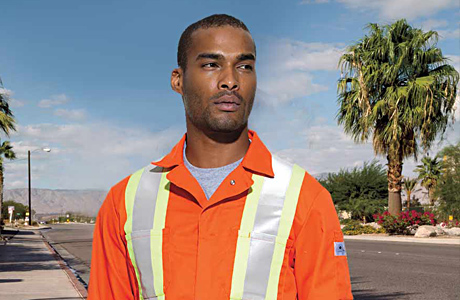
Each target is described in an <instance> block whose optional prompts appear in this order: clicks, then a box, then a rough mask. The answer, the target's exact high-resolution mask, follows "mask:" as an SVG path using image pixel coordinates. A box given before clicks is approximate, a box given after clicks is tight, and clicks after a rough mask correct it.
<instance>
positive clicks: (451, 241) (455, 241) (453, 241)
mask: <svg viewBox="0 0 460 300" xmlns="http://www.w3.org/2000/svg"><path fill="white" fill-rule="evenodd" d="M344 239H345V240H357V241H372V242H399V243H422V244H437V245H456V246H460V238H415V237H405V236H376V235H344Z"/></svg>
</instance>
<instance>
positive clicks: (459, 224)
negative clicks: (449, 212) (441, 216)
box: [440, 220, 460, 228]
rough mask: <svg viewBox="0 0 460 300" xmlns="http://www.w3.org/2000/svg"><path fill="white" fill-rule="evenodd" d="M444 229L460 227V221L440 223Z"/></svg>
mask: <svg viewBox="0 0 460 300" xmlns="http://www.w3.org/2000/svg"><path fill="white" fill-rule="evenodd" d="M440 225H441V227H442V228H452V227H460V221H458V220H450V221H449V220H447V221H443V222H441V223H440Z"/></svg>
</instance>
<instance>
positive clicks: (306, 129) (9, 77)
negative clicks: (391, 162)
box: [0, 0, 460, 190]
mask: <svg viewBox="0 0 460 300" xmlns="http://www.w3.org/2000/svg"><path fill="white" fill-rule="evenodd" d="M459 11H460V7H459V3H458V1H457V0H439V1H431V0H404V1H401V0H329V1H328V0H310V1H306V0H304V1H302V0H298V1H231V2H229V1H97V3H95V1H48V0H45V1H21V0H19V1H8V2H5V3H3V4H2V18H0V32H1V40H2V42H1V43H0V77H1V78H2V80H3V83H4V88H5V90H3V92H4V93H8V94H9V96H10V103H11V106H12V109H13V112H14V114H15V116H16V118H17V121H18V131H17V132H16V133H14V134H13V135H12V136H11V137H10V139H11V141H12V142H13V145H14V147H15V149H16V152H17V154H18V157H19V159H18V160H16V161H14V162H12V163H6V164H5V169H6V172H5V185H6V187H7V188H20V187H26V184H27V164H26V160H24V158H25V157H26V153H27V150H29V149H30V150H34V149H39V148H41V147H45V146H46V147H50V148H52V151H51V153H43V152H41V151H36V152H34V153H33V157H32V166H33V168H32V172H33V186H34V187H40V188H53V189H105V190H107V189H108V188H110V186H112V185H113V184H115V183H116V182H117V181H119V180H121V179H122V178H124V177H125V176H127V175H129V174H130V173H131V172H133V171H135V170H137V169H139V168H140V167H142V166H144V165H146V164H148V163H149V162H150V161H152V160H154V159H156V158H158V157H160V156H162V155H164V154H165V153H167V152H168V151H169V150H170V148H171V147H172V146H173V145H174V144H175V143H176V142H177V140H178V139H179V138H180V137H181V136H182V134H183V133H184V132H185V118H184V111H183V106H182V101H181V98H180V96H179V95H178V94H175V93H174V92H173V91H172V90H171V88H170V83H169V81H170V74H171V71H172V69H173V68H175V67H176V65H177V63H176V51H177V43H178V40H179V37H180V35H181V33H182V31H183V30H184V29H185V28H186V27H187V26H188V25H189V24H191V23H193V22H195V21H197V20H199V19H201V18H203V17H205V16H208V15H211V14H214V13H227V14H230V15H233V16H235V17H237V18H239V19H241V20H242V21H243V22H245V24H246V25H247V26H248V28H249V29H250V31H251V33H252V35H253V38H254V40H255V42H256V45H257V66H256V68H257V75H258V91H257V95H256V105H255V107H254V110H253V113H252V115H251V119H250V127H251V128H253V129H255V130H256V131H257V132H258V133H259V135H260V136H261V138H262V140H263V141H264V142H265V144H266V145H267V146H268V147H269V149H270V150H271V151H272V152H273V153H276V154H278V155H280V156H283V157H285V158H287V159H290V160H292V161H295V162H297V163H299V164H300V165H301V166H303V167H304V168H305V169H306V170H307V171H309V172H310V173H312V174H318V173H322V172H333V171H337V170H339V169H340V168H346V167H353V166H359V165H362V163H363V162H364V161H369V160H372V159H373V158H374V154H373V151H372V146H371V145H370V144H363V145H357V144H354V143H353V141H352V140H351V139H350V138H349V137H347V136H346V135H345V134H344V133H343V130H342V128H341V127H339V126H337V122H336V120H335V115H336V113H337V104H336V99H337V95H336V82H337V79H338V78H339V76H340V72H339V71H338V70H337V61H338V58H339V57H340V55H341V54H343V53H344V48H345V47H346V46H347V45H349V44H351V43H353V42H355V41H357V40H359V39H360V38H361V37H362V36H363V35H364V34H365V32H366V31H365V29H364V27H365V26H366V24H368V23H369V22H374V23H381V24H386V23H390V22H392V21H394V20H396V19H399V18H406V19H408V21H409V22H410V24H412V25H413V26H416V27H421V28H423V29H425V30H429V29H434V30H437V31H438V32H439V33H440V34H441V36H442V37H441V39H440V41H439V43H438V46H439V47H440V48H441V49H442V51H443V53H444V55H445V56H447V57H449V58H450V59H451V63H452V64H453V65H454V66H455V67H456V68H457V69H460V27H459V21H458V19H459V15H460V14H459ZM457 102H460V101H459V100H458V99H457ZM456 117H457V120H460V109H459V110H457V112H456ZM5 138H6V137H4V136H2V139H5ZM446 138H447V139H446V141H444V142H443V143H442V144H439V145H436V146H435V147H434V148H433V150H432V152H433V153H435V152H436V151H437V150H439V149H440V148H441V147H442V146H443V145H446V144H449V143H450V144H452V143H455V142H456V141H458V140H459V139H460V127H459V125H458V122H457V123H455V124H454V125H453V127H452V128H451V129H449V130H448V132H447V133H446ZM377 159H379V160H381V161H382V162H383V163H384V159H383V157H377ZM415 165H416V163H415V162H414V161H413V160H408V161H407V162H405V164H404V174H405V175H408V176H411V175H412V170H413V168H414V166H415Z"/></svg>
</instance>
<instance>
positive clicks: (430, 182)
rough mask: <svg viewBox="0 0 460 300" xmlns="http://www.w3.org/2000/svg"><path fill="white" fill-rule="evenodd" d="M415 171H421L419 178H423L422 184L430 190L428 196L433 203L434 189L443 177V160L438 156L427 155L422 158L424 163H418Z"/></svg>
mask: <svg viewBox="0 0 460 300" xmlns="http://www.w3.org/2000/svg"><path fill="white" fill-rule="evenodd" d="M415 172H417V173H419V175H418V179H422V186H423V187H425V188H426V189H427V190H428V197H429V198H430V203H431V205H433V204H434V202H435V199H434V191H435V190H436V186H437V185H438V182H439V180H440V179H441V177H442V161H439V160H438V157H435V158H431V157H429V156H425V157H423V158H422V164H420V165H417V168H416V169H415Z"/></svg>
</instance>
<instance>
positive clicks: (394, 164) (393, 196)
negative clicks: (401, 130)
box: [387, 147, 403, 215]
mask: <svg viewBox="0 0 460 300" xmlns="http://www.w3.org/2000/svg"><path fill="white" fill-rule="evenodd" d="M387 159H388V173H387V176H388V211H389V212H390V214H392V215H396V214H399V213H400V212H401V208H402V203H401V189H402V165H403V162H402V160H403V156H402V151H401V149H392V148H391V147H390V149H389V150H388V155H387Z"/></svg>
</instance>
